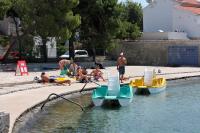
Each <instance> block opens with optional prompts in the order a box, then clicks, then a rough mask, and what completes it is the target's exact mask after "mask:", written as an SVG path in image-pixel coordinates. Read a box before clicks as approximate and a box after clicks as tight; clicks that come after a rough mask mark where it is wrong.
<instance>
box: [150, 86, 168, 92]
mask: <svg viewBox="0 0 200 133" xmlns="http://www.w3.org/2000/svg"><path fill="white" fill-rule="evenodd" d="M148 89H149V92H150V93H151V94H157V93H160V92H162V91H165V89H166V86H163V87H160V88H148Z"/></svg>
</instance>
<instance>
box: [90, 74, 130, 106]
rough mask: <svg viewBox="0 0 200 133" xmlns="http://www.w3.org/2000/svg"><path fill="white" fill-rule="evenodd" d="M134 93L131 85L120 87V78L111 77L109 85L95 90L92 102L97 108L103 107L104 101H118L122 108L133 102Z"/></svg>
mask: <svg viewBox="0 0 200 133" xmlns="http://www.w3.org/2000/svg"><path fill="white" fill-rule="evenodd" d="M132 99H133V92H132V87H131V86H129V85H122V86H120V83H119V77H118V76H116V77H110V78H109V79H108V85H102V86H99V87H97V88H96V89H94V90H93V93H92V101H93V103H94V105H95V106H101V105H103V102H104V100H108V101H109V100H118V101H119V104H120V105H121V106H127V105H129V103H131V102H132Z"/></svg>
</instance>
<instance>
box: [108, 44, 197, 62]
mask: <svg viewBox="0 0 200 133" xmlns="http://www.w3.org/2000/svg"><path fill="white" fill-rule="evenodd" d="M169 46H198V48H199V52H200V40H140V41H121V42H120V43H119V44H117V45H116V47H115V48H114V49H113V50H112V51H111V52H110V56H111V57H112V58H113V59H115V60H116V59H117V57H118V56H119V53H120V52H121V51H123V52H124V54H125V56H126V58H127V60H128V64H129V65H155V66H158V65H159V66H166V65H168V47H169ZM199 55H200V54H199ZM198 60H199V61H198V62H199V65H200V57H199V58H198Z"/></svg>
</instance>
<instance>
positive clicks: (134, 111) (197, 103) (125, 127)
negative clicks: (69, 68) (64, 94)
mask: <svg viewBox="0 0 200 133" xmlns="http://www.w3.org/2000/svg"><path fill="white" fill-rule="evenodd" d="M76 101H78V102H80V103H82V104H83V105H85V106H88V105H89V104H90V102H91V99H90V96H89V95H85V96H82V97H81V98H80V99H76ZM18 132H20V133H23V132H29V133H43V132H44V133H199V132H200V82H199V80H194V81H180V82H177V83H170V84H169V86H168V87H167V89H166V91H165V92H163V93H161V94H157V95H149V96H136V95H135V96H134V100H133V102H132V103H131V105H130V106H128V107H115V108H113V107H88V108H87V109H86V112H81V111H80V109H79V108H78V107H76V106H74V105H72V104H70V103H67V102H64V101H61V102H57V103H56V104H53V105H50V106H49V107H48V108H45V111H43V112H39V113H38V114H37V115H35V117H34V119H33V120H31V121H29V122H28V123H26V126H25V127H23V128H21V130H19V131H18Z"/></svg>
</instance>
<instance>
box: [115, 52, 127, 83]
mask: <svg viewBox="0 0 200 133" xmlns="http://www.w3.org/2000/svg"><path fill="white" fill-rule="evenodd" d="M126 64H127V60H126V58H125V57H124V53H123V52H121V53H120V56H119V57H118V59H117V70H118V71H119V76H120V80H121V82H122V83H123V80H124V79H125V78H124V74H125V65H126Z"/></svg>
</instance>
